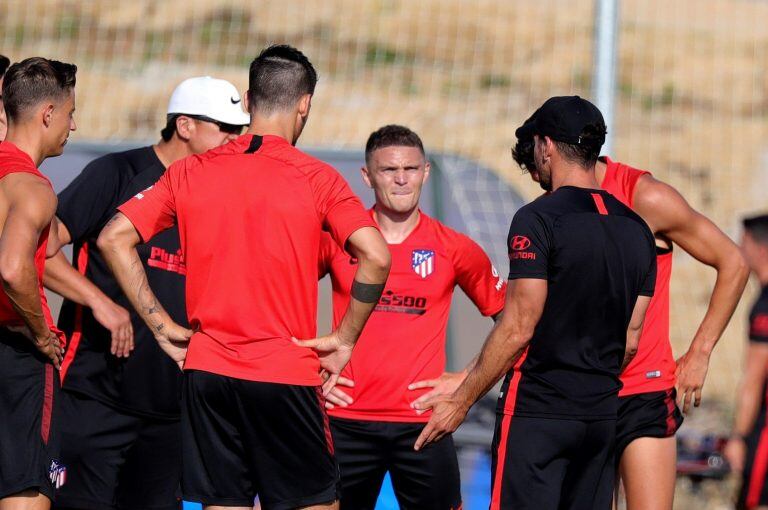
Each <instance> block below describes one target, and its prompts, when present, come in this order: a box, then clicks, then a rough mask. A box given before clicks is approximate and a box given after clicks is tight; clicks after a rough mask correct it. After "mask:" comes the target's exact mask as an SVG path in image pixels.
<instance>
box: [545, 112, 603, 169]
mask: <svg viewBox="0 0 768 510" xmlns="http://www.w3.org/2000/svg"><path fill="white" fill-rule="evenodd" d="M606 132H607V129H606V127H605V123H604V122H599V123H593V124H587V125H586V126H584V129H582V130H581V136H580V137H579V138H580V140H581V141H580V142H579V143H575V144H574V143H567V142H561V141H558V140H552V143H554V144H555V147H557V150H558V152H560V154H561V155H562V156H563V158H565V159H566V160H568V161H570V162H572V163H576V164H578V165H580V166H582V167H584V168H591V167H593V166H595V164H596V163H597V158H598V157H600V149H601V147H602V146H603V142H604V141H605V133H606Z"/></svg>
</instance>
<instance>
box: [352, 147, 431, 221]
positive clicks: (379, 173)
mask: <svg viewBox="0 0 768 510" xmlns="http://www.w3.org/2000/svg"><path fill="white" fill-rule="evenodd" d="M428 177H429V163H427V161H426V158H425V157H424V154H422V152H421V150H419V148H418V147H404V146H395V147H384V148H381V149H376V150H375V151H373V154H371V156H370V161H369V162H368V167H366V168H364V169H363V179H364V180H365V182H366V184H368V186H369V187H371V188H373V191H374V193H375V194H376V204H377V205H379V206H380V207H383V208H385V209H388V210H390V211H392V212H394V213H400V214H406V213H409V212H411V211H413V210H414V209H416V208H417V207H418V206H419V197H420V196H421V188H422V186H423V185H424V183H425V182H426V181H427V178H428Z"/></svg>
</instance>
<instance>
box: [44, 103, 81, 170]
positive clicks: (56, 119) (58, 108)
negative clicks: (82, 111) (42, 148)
mask: <svg viewBox="0 0 768 510" xmlns="http://www.w3.org/2000/svg"><path fill="white" fill-rule="evenodd" d="M76 129H77V125H76V124H75V91H74V89H73V90H70V91H69V94H68V95H67V96H66V98H65V99H62V100H60V101H58V102H57V103H55V104H54V107H53V111H52V113H51V121H50V123H49V125H48V133H47V138H48V140H49V143H48V144H47V145H48V147H49V150H48V156H58V155H60V154H61V153H62V152H64V146H65V145H66V144H67V140H69V133H70V132H71V131H75V130H76Z"/></svg>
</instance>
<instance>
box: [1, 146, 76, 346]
mask: <svg viewBox="0 0 768 510" xmlns="http://www.w3.org/2000/svg"><path fill="white" fill-rule="evenodd" d="M17 172H23V173H28V174H32V175H36V176H37V177H40V178H41V179H43V180H44V181H45V182H46V183H48V185H49V186H50V185H51V181H50V180H48V178H47V177H46V176H45V175H43V174H42V173H40V170H38V169H37V167H36V166H35V163H34V162H33V161H32V158H30V157H29V155H28V154H27V153H26V152H24V151H22V150H21V149H19V148H18V147H16V146H15V145H14V144H12V143H11V142H3V143H0V179H2V178H3V177H5V176H6V175H9V174H12V173H17ZM51 189H53V186H51ZM49 230H50V225H48V226H47V227H45V228H44V229H43V231H42V232H41V233H40V238H39V239H38V240H37V249H36V250H35V269H36V270H37V280H38V286H39V290H40V301H41V303H42V306H43V315H44V316H45V322H46V323H47V324H48V327H49V328H50V330H51V331H53V332H55V333H56V334H57V336H58V337H59V341H60V342H61V345H62V346H64V345H65V343H66V340H67V339H66V337H65V336H64V333H62V332H61V331H60V330H59V329H58V328H57V327H56V325H55V324H54V322H53V317H52V316H51V311H50V309H49V308H48V299H47V298H46V296H45V290H44V289H43V272H44V270H45V249H46V247H47V246H48V231H49ZM0 324H2V325H3V326H24V325H25V323H24V320H23V319H22V318H21V316H20V315H19V314H18V313H17V312H16V310H15V309H14V308H13V305H12V304H11V302H10V300H9V299H8V295H7V294H6V293H5V292H0Z"/></svg>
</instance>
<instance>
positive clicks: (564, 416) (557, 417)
mask: <svg viewBox="0 0 768 510" xmlns="http://www.w3.org/2000/svg"><path fill="white" fill-rule="evenodd" d="M497 414H503V415H505V416H519V417H521V418H546V419H553V420H578V421H603V420H615V419H616V414H615V413H614V414H590V415H583V414H548V413H526V412H522V413H521V412H519V411H518V412H515V411H506V410H502V411H497Z"/></svg>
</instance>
